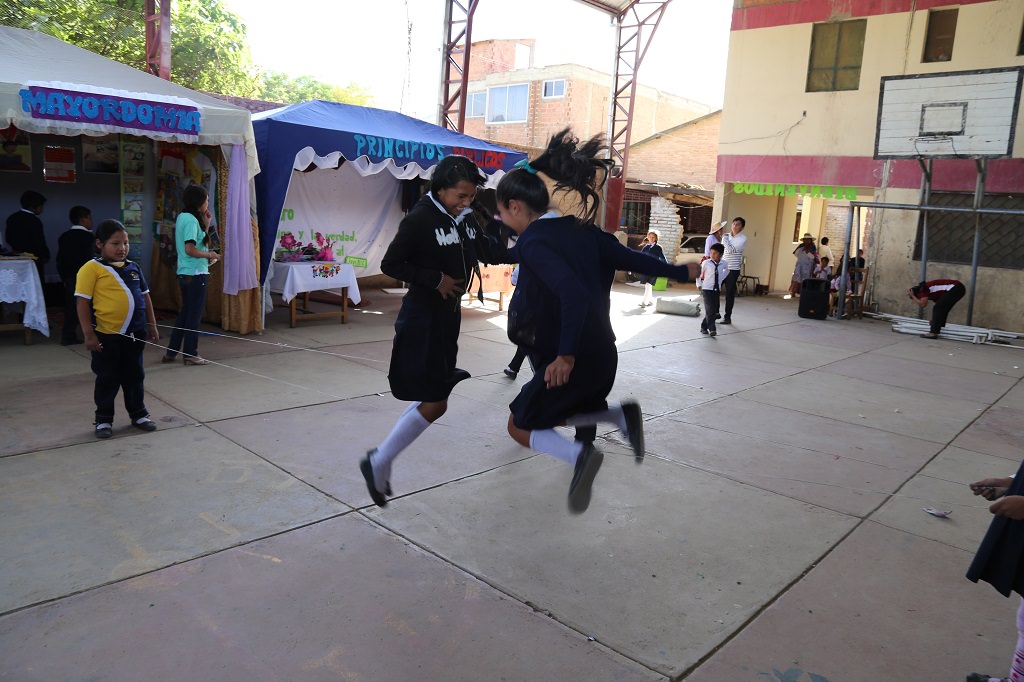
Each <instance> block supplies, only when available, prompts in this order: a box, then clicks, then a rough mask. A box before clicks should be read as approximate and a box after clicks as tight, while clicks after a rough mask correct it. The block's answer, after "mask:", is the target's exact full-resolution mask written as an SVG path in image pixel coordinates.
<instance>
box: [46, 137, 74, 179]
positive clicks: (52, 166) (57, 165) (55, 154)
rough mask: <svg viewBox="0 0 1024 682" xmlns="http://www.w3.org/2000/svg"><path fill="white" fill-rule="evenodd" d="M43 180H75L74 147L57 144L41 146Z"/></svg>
mask: <svg viewBox="0 0 1024 682" xmlns="http://www.w3.org/2000/svg"><path fill="white" fill-rule="evenodd" d="M43 180H45V181H46V182H66V183H73V182H74V181H75V149H74V147H62V146H58V145H49V144H48V145H46V146H45V147H43Z"/></svg>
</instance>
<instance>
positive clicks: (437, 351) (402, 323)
mask: <svg viewBox="0 0 1024 682" xmlns="http://www.w3.org/2000/svg"><path fill="white" fill-rule="evenodd" d="M461 324H462V307H461V306H460V305H459V301H457V300H452V299H446V300H445V301H438V303H436V304H435V303H427V302H424V301H420V300H414V299H413V298H412V297H411V296H410V295H409V294H406V297H405V299H403V301H402V308H401V309H400V310H399V311H398V317H397V318H396V319H395V340H394V343H393V345H392V347H391V367H390V369H389V370H388V382H389V383H390V385H391V393H392V395H394V396H395V397H396V398H398V399H399V400H408V401H415V400H419V401H422V402H426V403H434V402H440V401H443V400H447V399H448V396H449V395H450V394H451V392H452V389H453V388H455V384H457V383H458V381H459V379H458V378H455V377H453V376H452V373H453V371H454V370H455V361H456V359H457V358H458V354H459V328H460V326H461ZM463 378H464V377H463Z"/></svg>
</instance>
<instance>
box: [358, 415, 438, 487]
mask: <svg viewBox="0 0 1024 682" xmlns="http://www.w3.org/2000/svg"><path fill="white" fill-rule="evenodd" d="M418 405H419V403H416V404H415V405H413V406H410V407H409V408H406V410H405V412H403V413H402V416H400V417H399V418H398V421H397V422H395V425H394V426H393V427H392V428H391V433H389V434H388V437H387V438H385V439H384V442H382V443H381V444H380V445H378V446H377V452H375V453H374V455H373V457H371V458H370V463H371V464H372V465H373V478H374V480H375V481H376V482H378V483H379V484H380V485H381V486H383V485H384V484H385V483H387V482H388V481H390V480H391V462H393V461H394V460H395V457H398V454H399V453H400V452H401V451H402V450H404V449H406V448H407V447H409V444H410V443H412V442H413V441H414V440H416V439H417V438H419V437H420V434H421V433H423V432H424V431H426V430H427V427H428V426H430V422H428V421H427V420H426V419H424V418H423V415H421V414H420V412H419V410H417V409H414V408H415V407H416V406H418Z"/></svg>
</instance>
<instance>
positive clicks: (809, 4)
mask: <svg viewBox="0 0 1024 682" xmlns="http://www.w3.org/2000/svg"><path fill="white" fill-rule="evenodd" d="M980 2H993V0H958V2H956V3H955V4H956V5H973V4H977V3H980ZM740 4H742V5H744V6H743V7H740V8H739V9H734V10H733V11H732V30H733V31H743V30H748V29H754V28H769V27H772V26H792V25H794V24H811V23H816V22H822V21H833V20H841V19H855V18H858V17H870V16H876V15H879V14H900V13H903V12H909V11H911V9H915V10H928V9H931V8H933V7H949V6H950V0H782V1H781V2H780V1H778V0H745V1H744V2H741V3H740Z"/></svg>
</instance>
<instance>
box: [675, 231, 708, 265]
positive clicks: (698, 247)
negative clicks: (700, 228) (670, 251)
mask: <svg viewBox="0 0 1024 682" xmlns="http://www.w3.org/2000/svg"><path fill="white" fill-rule="evenodd" d="M707 241H708V236H707V235H706V234H702V235H698V236H694V237H684V238H683V243H682V244H680V245H679V251H677V252H676V257H675V259H674V260H673V262H674V263H675V264H676V265H683V264H684V263H700V259H701V258H703V257H704V245H705V244H706V243H707Z"/></svg>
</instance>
